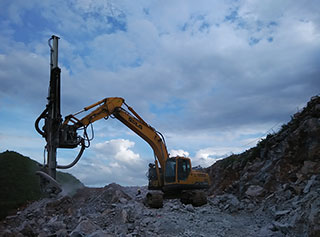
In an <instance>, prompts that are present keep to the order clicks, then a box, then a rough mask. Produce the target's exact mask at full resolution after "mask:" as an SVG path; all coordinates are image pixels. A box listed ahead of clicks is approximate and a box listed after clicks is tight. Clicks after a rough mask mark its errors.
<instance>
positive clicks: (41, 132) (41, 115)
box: [34, 108, 48, 137]
mask: <svg viewBox="0 0 320 237" xmlns="http://www.w3.org/2000/svg"><path fill="white" fill-rule="evenodd" d="M47 112H48V108H45V110H43V112H42V113H41V114H40V116H39V117H38V118H37V119H36V121H35V123H34V127H35V128H36V130H37V132H38V133H40V134H41V136H43V137H45V133H44V131H42V130H41V129H40V128H39V123H40V120H41V119H43V118H45V115H46V114H47Z"/></svg>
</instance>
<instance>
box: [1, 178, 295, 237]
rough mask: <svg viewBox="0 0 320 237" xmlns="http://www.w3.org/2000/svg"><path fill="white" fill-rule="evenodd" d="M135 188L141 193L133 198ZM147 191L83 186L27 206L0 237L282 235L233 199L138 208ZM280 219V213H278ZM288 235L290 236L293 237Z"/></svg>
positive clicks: (268, 219) (268, 218)
mask: <svg viewBox="0 0 320 237" xmlns="http://www.w3.org/2000/svg"><path fill="white" fill-rule="evenodd" d="M138 189H140V190H142V192H141V194H140V195H137V193H138ZM146 191H147V190H146V188H145V187H142V188H138V187H121V186H119V185H117V184H110V185H108V186H106V187H104V188H84V189H81V190H79V191H78V193H77V194H75V195H74V196H73V197H69V196H63V197H62V196H61V197H56V198H47V199H42V200H40V201H37V202H34V203H32V204H30V205H29V206H28V207H27V208H26V209H24V210H22V211H20V212H18V213H17V214H16V215H14V216H9V217H7V218H6V219H5V220H4V221H3V222H2V223H1V225H0V226H1V227H0V233H1V236H246V237H248V236H285V234H284V233H282V232H281V230H280V229H279V228H278V227H277V226H276V224H275V223H273V222H274V216H273V215H271V214H270V213H269V212H265V210H263V208H261V207H260V208H257V206H255V205H254V204H252V203H246V202H240V201H239V200H238V199H237V198H236V197H235V196H233V195H223V196H217V197H210V198H209V202H208V204H206V205H204V206H201V207H193V206H192V205H184V204H182V203H181V202H180V201H179V200H165V202H164V207H163V208H161V209H150V208H147V207H146V206H145V205H144V204H143V196H144V194H145V193H146ZM278 215H280V214H278ZM292 236H293V235H292Z"/></svg>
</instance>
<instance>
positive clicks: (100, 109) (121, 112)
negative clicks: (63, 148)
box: [63, 97, 169, 187]
mask: <svg viewBox="0 0 320 237" xmlns="http://www.w3.org/2000/svg"><path fill="white" fill-rule="evenodd" d="M123 106H126V107H127V109H128V110H129V111H130V112H131V113H132V114H131V113H130V112H128V111H127V110H126V109H124V108H123ZM90 110H92V111H91V112H90V113H89V114H88V115H86V116H84V117H83V118H81V119H78V118H77V117H76V116H77V115H79V114H80V113H82V112H85V111H90ZM112 116H114V117H115V118H117V119H118V120H119V121H120V122H122V123H123V124H124V125H126V126H127V127H128V128H129V129H131V130H132V131H133V132H135V133H136V134H137V135H138V136H140V137H141V138H142V139H143V140H145V141H146V142H147V143H148V144H149V145H150V146H151V148H152V149H153V151H154V154H155V156H156V158H157V159H156V160H155V168H156V173H157V181H158V185H159V187H162V186H163V178H162V177H161V176H162V173H163V172H164V169H165V163H166V160H167V159H168V158H169V154H168V151H167V148H166V145H165V141H164V138H163V136H162V135H161V133H159V132H157V131H156V130H155V129H154V128H153V127H151V126H150V125H149V124H147V123H146V122H145V121H144V120H143V119H142V118H141V117H140V116H139V115H138V114H137V113H136V112H135V111H134V110H133V108H131V107H130V106H128V105H127V104H126V103H125V101H124V99H123V98H120V97H110V98H105V99H103V100H100V101H98V102H97V103H94V104H92V105H90V106H87V107H85V108H84V109H83V110H81V111H79V112H77V113H75V114H71V115H68V116H66V118H65V121H64V122H63V126H66V127H67V126H68V131H70V130H72V131H74V130H75V129H81V128H86V127H87V126H88V125H90V124H92V123H93V122H95V121H97V120H100V119H103V118H104V119H107V118H109V117H112ZM71 128H72V129H71ZM158 162H159V165H160V167H161V171H160V169H159V165H158Z"/></svg>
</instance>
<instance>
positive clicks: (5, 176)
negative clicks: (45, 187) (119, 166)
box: [0, 151, 83, 219]
mask: <svg viewBox="0 0 320 237" xmlns="http://www.w3.org/2000/svg"><path fill="white" fill-rule="evenodd" d="M40 168H41V167H40V164H39V163H37V162H36V161H34V160H32V159H30V158H28V157H25V156H23V155H21V154H19V153H17V152H14V151H6V152H3V153H0V219H2V218H4V217H5V216H7V215H10V214H13V213H14V211H15V210H16V209H17V208H19V207H21V206H23V205H26V204H27V203H28V202H31V201H34V200H38V199H40V198H41V197H42V194H41V192H40V181H39V177H38V176H37V175H35V172H36V171H37V170H40ZM57 181H58V182H59V183H60V184H62V186H63V188H64V187H75V186H76V187H81V186H83V185H82V183H81V182H80V181H79V180H77V179H76V178H74V177H73V176H72V175H70V174H67V173H62V172H58V173H57Z"/></svg>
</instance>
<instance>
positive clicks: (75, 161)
mask: <svg viewBox="0 0 320 237" xmlns="http://www.w3.org/2000/svg"><path fill="white" fill-rule="evenodd" d="M85 149H86V146H85V144H84V140H83V139H82V140H81V149H80V151H79V154H78V155H77V157H76V158H75V159H74V161H73V162H72V163H70V164H69V165H57V169H69V168H71V167H72V166H74V165H75V164H77V163H78V161H79V160H80V158H81V156H82V153H83V152H84V150H85Z"/></svg>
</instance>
